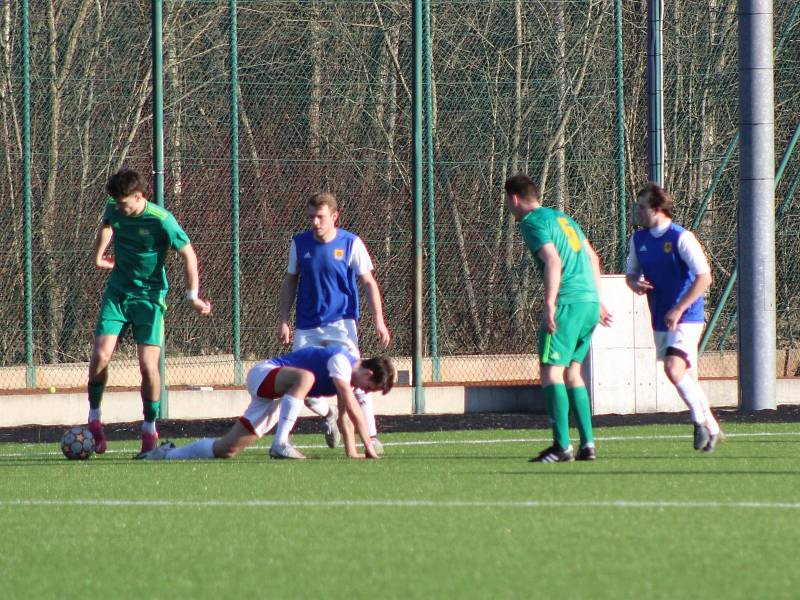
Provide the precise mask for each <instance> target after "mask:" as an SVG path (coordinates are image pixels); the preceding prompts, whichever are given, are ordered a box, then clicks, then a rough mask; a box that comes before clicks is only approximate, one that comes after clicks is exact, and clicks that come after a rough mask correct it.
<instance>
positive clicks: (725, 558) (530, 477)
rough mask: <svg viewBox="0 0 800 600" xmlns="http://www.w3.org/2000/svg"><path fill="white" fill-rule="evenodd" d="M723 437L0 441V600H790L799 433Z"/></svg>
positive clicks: (470, 434)
mask: <svg viewBox="0 0 800 600" xmlns="http://www.w3.org/2000/svg"><path fill="white" fill-rule="evenodd" d="M727 432H728V434H729V436H728V440H727V441H726V443H724V444H723V445H722V446H721V447H720V448H719V450H718V451H717V452H716V453H715V454H714V455H711V456H703V455H699V454H697V453H696V452H694V451H693V450H692V448H691V440H690V436H689V434H690V426H688V425H686V426H680V427H679V426H648V427H617V428H605V429H598V430H597V431H596V435H597V437H598V451H599V457H600V458H599V459H598V460H597V461H596V462H594V463H571V464H552V465H536V464H529V463H528V462H527V459H528V458H529V457H530V456H531V455H532V454H534V452H535V451H538V450H540V449H541V448H542V447H543V446H545V445H547V442H548V439H547V432H545V431H542V430H536V431H520V430H517V431H463V432H447V433H426V434H421V433H415V434H394V435H388V434H387V435H384V436H382V437H383V440H384V443H385V444H386V458H385V459H384V460H381V461H378V462H367V461H347V460H345V459H344V457H343V453H342V452H341V450H338V449H337V450H336V451H331V450H328V449H327V448H322V447H320V446H319V445H318V444H319V443H320V442H321V441H322V440H321V437H319V436H297V437H296V438H295V443H296V444H298V445H299V446H311V447H309V448H306V449H304V452H306V454H307V455H308V456H309V458H311V459H313V460H307V461H300V462H289V461H282V462H277V461H268V460H267V458H266V450H265V448H264V447H263V446H262V447H261V448H258V449H255V450H252V451H246V452H245V453H244V454H243V455H242V456H240V457H237V458H236V459H233V460H231V461H221V460H217V461H186V462H178V461H175V462H172V461H163V462H145V461H133V460H130V457H131V455H132V454H133V451H134V450H135V449H136V448H135V446H136V444H134V443H133V442H130V443H128V444H127V445H125V444H124V443H118V444H111V446H110V452H109V453H107V454H106V455H104V456H102V457H93V458H92V459H91V460H89V461H86V462H82V463H73V462H68V461H67V460H65V459H64V458H63V457H61V455H60V454H57V452H58V448H57V447H56V445H55V444H49V445H19V444H4V445H0V531H1V532H2V535H0V598H63V597H83V598H145V597H157V598H168V599H177V598H198V597H203V598H231V597H242V598H252V597H264V598H371V599H374V600H383V599H389V598H459V599H460V598H536V597H541V598H557V597H562V598H592V599H596V598H723V599H728V598H748V599H751V598H797V597H798V595H800V569H799V568H798V567H797V550H798V547H800V546H799V544H800V543H799V542H798V539H800V477H799V475H800V458H798V457H800V431H799V430H798V427H797V425H796V424H758V425H741V424H740V425H736V424H730V425H729V426H728V427H727ZM178 443H183V441H182V440H181V441H179V442H178Z"/></svg>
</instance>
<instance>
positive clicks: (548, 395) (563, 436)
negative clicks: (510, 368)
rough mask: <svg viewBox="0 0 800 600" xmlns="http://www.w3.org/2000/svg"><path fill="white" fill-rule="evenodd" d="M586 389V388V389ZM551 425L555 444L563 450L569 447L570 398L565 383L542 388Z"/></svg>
mask: <svg viewBox="0 0 800 600" xmlns="http://www.w3.org/2000/svg"><path fill="white" fill-rule="evenodd" d="M584 389H585V388H584ZM542 392H543V393H544V400H545V404H546V406H547V414H548V415H549V417H550V424H551V425H552V426H553V442H554V443H556V444H558V445H559V446H561V448H568V447H569V397H568V396H567V387H566V386H565V385H564V384H563V383H557V384H555V385H548V386H547V387H544V388H542Z"/></svg>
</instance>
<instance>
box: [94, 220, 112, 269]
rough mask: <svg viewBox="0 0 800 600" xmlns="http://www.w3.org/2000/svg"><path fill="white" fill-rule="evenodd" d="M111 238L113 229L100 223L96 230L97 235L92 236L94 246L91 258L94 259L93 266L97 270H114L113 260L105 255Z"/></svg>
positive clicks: (106, 224)
mask: <svg viewBox="0 0 800 600" xmlns="http://www.w3.org/2000/svg"><path fill="white" fill-rule="evenodd" d="M112 237H114V229H112V227H111V225H109V224H108V223H102V224H101V225H100V227H98V228H97V234H96V235H95V236H94V244H93V245H92V256H93V258H94V266H95V267H97V268H98V269H113V268H114V259H113V258H109V257H107V256H106V255H105V254H106V250H107V249H108V245H109V244H110V243H111V238H112Z"/></svg>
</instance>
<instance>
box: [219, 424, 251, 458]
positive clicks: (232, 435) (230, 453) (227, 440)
mask: <svg viewBox="0 0 800 600" xmlns="http://www.w3.org/2000/svg"><path fill="white" fill-rule="evenodd" d="M258 438H259V435H258V434H256V433H254V432H253V431H251V430H249V429H248V428H247V427H246V426H245V425H244V424H243V423H242V422H241V421H237V422H236V423H235V424H234V425H233V427H231V429H230V430H229V431H228V433H226V434H225V435H224V436H222V437H221V438H219V439H218V440H217V441H215V442H214V447H213V452H214V458H233V457H234V456H236V455H237V454H239V453H240V452H241V451H242V450H244V449H245V448H247V447H248V446H249V445H251V444H252V443H253V442H255V441H256V440H257V439H258Z"/></svg>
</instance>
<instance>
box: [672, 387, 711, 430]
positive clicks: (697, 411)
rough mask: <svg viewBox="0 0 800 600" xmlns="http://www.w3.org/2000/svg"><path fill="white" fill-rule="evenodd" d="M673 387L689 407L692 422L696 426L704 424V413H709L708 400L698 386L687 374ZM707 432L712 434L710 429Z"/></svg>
mask: <svg viewBox="0 0 800 600" xmlns="http://www.w3.org/2000/svg"><path fill="white" fill-rule="evenodd" d="M675 387H676V388H678V393H679V394H680V396H681V398H683V401H684V402H685V403H686V406H688V407H689V411H690V412H691V413H692V421H693V422H694V423H696V424H698V425H701V424H703V423H705V421H706V413H707V412H708V413H710V412H711V411H710V409H709V407H708V398H706V395H705V393H704V392H703V388H701V387H700V384H699V383H697V381H696V380H695V378H694V377H692V376H691V375H689V373H684V374H683V379H681V380H680V381H679V382H678V383H676V384H675ZM715 423H716V421H715ZM709 432H710V433H713V432H711V431H710V428H709Z"/></svg>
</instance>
